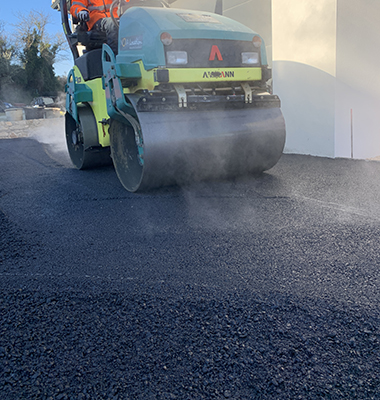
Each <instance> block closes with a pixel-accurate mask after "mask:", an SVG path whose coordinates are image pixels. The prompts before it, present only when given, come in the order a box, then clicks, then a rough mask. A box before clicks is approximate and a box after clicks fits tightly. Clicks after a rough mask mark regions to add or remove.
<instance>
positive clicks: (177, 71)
mask: <svg viewBox="0 0 380 400" xmlns="http://www.w3.org/2000/svg"><path fill="white" fill-rule="evenodd" d="M174 2H175V0H169V1H163V0H129V1H126V0H115V1H114V2H113V3H112V5H111V15H112V13H113V11H114V8H115V7H116V8H117V15H118V16H119V18H115V17H114V16H113V18H112V20H113V22H114V24H115V26H116V27H117V30H118V49H117V51H113V50H112V49H111V47H110V46H109V45H108V44H107V38H106V37H105V34H104V33H102V32H99V31H87V30H86V28H85V27H83V26H82V25H81V24H79V23H78V24H76V22H77V21H75V20H73V18H72V16H70V15H69V12H68V9H69V6H70V0H60V1H59V3H58V7H57V8H58V9H59V10H60V12H61V16H62V25H63V29H64V32H65V35H66V37H67V40H68V43H69V46H70V49H71V52H72V54H73V58H74V66H73V68H72V69H71V70H70V72H69V74H68V77H67V83H66V88H65V91H66V115H65V130H66V140H67V148H68V152H69V155H70V158H71V161H72V163H73V164H74V166H75V167H76V168H78V169H87V168H95V167H100V166H104V165H107V164H113V166H114V168H115V171H116V174H117V176H118V178H119V180H120V182H121V184H122V185H123V186H124V188H125V189H127V190H128V191H130V192H137V191H146V190H149V189H151V188H157V187H161V186H165V185H182V184H188V183H192V182H195V181H201V180H211V179H231V178H232V177H236V176H239V175H245V174H259V173H262V172H263V171H266V170H268V169H270V168H272V167H273V166H274V165H275V164H276V163H277V162H278V161H279V159H280V157H281V155H282V153H283V149H284V144H285V121H284V118H283V115H282V112H281V108H280V99H279V97H278V96H277V95H275V94H273V93H272V90H271V88H270V87H271V86H270V85H269V82H270V80H271V69H270V68H269V67H268V62H267V56H266V49H265V44H264V41H263V39H262V37H261V36H260V35H259V34H258V33H256V32H254V31H253V30H251V29H249V28H248V27H246V26H245V25H243V24H241V23H239V22H237V21H235V20H233V19H230V18H227V17H226V16H224V15H223V4H222V1H221V0H217V1H216V4H215V12H212V13H211V12H205V11H194V10H186V9H180V8H175V7H174V6H173V4H172V3H174Z"/></svg>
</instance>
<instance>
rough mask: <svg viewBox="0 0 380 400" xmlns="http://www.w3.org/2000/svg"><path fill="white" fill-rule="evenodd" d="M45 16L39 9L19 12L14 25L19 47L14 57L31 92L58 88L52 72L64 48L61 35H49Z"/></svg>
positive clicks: (33, 93) (47, 91)
mask: <svg viewBox="0 0 380 400" xmlns="http://www.w3.org/2000/svg"><path fill="white" fill-rule="evenodd" d="M48 23H49V16H48V15H47V14H45V13H43V12H37V11H31V12H30V13H29V14H28V15H27V16H25V15H21V16H20V17H19V22H18V23H17V24H16V25H15V27H16V34H15V38H16V43H17V47H18V48H20V49H21V50H20V51H19V52H18V59H19V61H20V63H21V66H22V68H23V69H24V71H25V79H26V85H25V88H26V89H27V90H28V91H29V92H30V94H31V95H32V96H39V95H47V94H52V93H56V92H58V91H60V90H62V89H63V88H62V85H61V83H60V80H59V79H58V77H56V76H55V73H54V67H53V65H54V63H55V61H56V59H57V57H58V56H59V54H60V53H61V52H62V51H63V50H64V48H65V44H66V41H65V39H64V37H63V35H56V36H55V37H50V36H49V35H48V34H47V32H46V26H47V24H48Z"/></svg>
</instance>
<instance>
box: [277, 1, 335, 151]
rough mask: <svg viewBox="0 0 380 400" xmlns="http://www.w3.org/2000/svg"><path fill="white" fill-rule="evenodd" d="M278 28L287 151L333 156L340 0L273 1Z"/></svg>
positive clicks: (278, 50) (279, 72)
mask: <svg viewBox="0 0 380 400" xmlns="http://www.w3.org/2000/svg"><path fill="white" fill-rule="evenodd" d="M272 26H273V39H272V40H273V43H272V44H273V55H272V56H273V82H274V92H275V93H276V94H278V95H279V96H280V99H281V102H282V110H283V113H284V117H285V121H286V127H287V140H286V145H285V151H286V152H289V153H300V154H312V155H322V156H327V157H333V156H334V146H335V144H334V129H335V70H336V0H319V1H317V2H316V1H315V0H302V1H299V0H272Z"/></svg>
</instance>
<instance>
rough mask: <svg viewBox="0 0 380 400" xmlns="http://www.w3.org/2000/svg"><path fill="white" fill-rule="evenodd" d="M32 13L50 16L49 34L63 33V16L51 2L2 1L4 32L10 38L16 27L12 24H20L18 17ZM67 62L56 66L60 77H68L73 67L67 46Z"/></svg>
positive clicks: (61, 62) (39, 0) (33, 0)
mask: <svg viewBox="0 0 380 400" xmlns="http://www.w3.org/2000/svg"><path fill="white" fill-rule="evenodd" d="M30 11H43V12H44V13H46V14H48V15H49V17H50V19H51V23H50V24H48V25H47V27H46V28H47V31H48V32H49V34H51V35H54V34H56V33H63V30H62V25H61V15H60V13H59V12H58V11H56V10H53V9H52V8H51V0H17V1H14V2H13V1H5V0H1V5H0V21H2V22H3V23H4V31H5V32H6V34H7V36H8V37H10V36H11V34H12V31H13V30H14V27H13V26H12V24H15V23H17V22H18V18H17V16H18V15H20V13H21V14H24V15H28V14H29V12H30ZM63 56H64V57H65V58H66V60H61V61H59V62H58V63H56V64H54V71H55V74H56V75H58V76H61V75H67V73H68V72H69V71H70V69H71V68H72V65H73V60H72V56H71V52H70V50H69V48H68V46H67V52H65V53H64V54H63Z"/></svg>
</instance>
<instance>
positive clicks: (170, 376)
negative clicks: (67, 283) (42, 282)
mask: <svg viewBox="0 0 380 400" xmlns="http://www.w3.org/2000/svg"><path fill="white" fill-rule="evenodd" d="M0 318H1V321H2V324H1V328H0V363H1V369H0V371H1V372H0V393H2V398H6V399H20V398H38V399H40V398H41V399H212V398H215V399H223V398H227V399H279V398H281V399H316V398H326V399H338V398H339V399H348V398H363V399H364V398H365V399H370V398H373V399H376V398H379V397H378V396H379V394H380V378H379V376H380V358H379V354H380V353H379V339H380V330H379V316H378V315H370V314H366V313H364V314H363V310H362V309H355V307H352V308H350V309H347V308H343V307H342V306H339V305H337V304H336V305H332V304H331V303H326V302H323V301H320V302H315V301H308V300H305V299H302V301H300V299H297V298H292V297H286V296H283V295H280V294H273V296H271V298H270V299H260V298H254V297H252V296H248V295H245V294H236V293H216V292H211V291H210V290H204V289H199V288H191V287H183V288H182V290H180V291H179V293H177V294H173V291H172V288H170V287H168V286H165V285H162V286H161V288H160V290H159V291H157V288H153V287H133V286H131V287H130V288H129V290H124V291H122V292H117V293H94V294H91V293H88V292H71V293H70V292H69V293H44V292H43V291H29V290H22V289H20V290H18V291H9V292H3V293H1V299H0Z"/></svg>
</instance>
